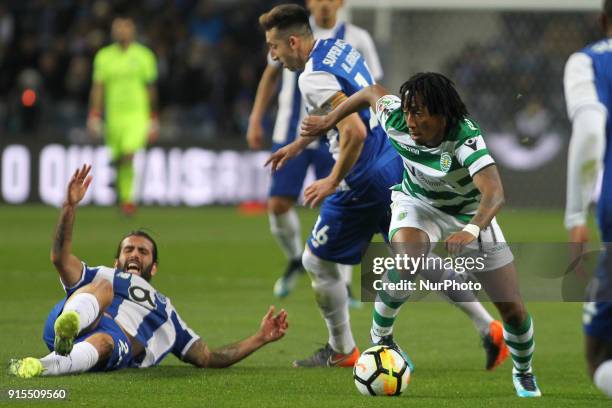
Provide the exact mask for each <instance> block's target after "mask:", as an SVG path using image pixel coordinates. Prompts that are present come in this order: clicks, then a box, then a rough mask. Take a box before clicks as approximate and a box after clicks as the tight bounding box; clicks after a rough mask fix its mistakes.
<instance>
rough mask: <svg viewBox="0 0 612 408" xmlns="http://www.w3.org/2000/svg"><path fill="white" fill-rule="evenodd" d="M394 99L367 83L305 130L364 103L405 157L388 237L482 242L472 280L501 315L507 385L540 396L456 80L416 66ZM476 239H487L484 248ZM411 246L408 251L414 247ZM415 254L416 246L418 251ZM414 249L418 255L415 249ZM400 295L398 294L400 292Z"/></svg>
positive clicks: (479, 144)
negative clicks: (479, 267) (482, 257)
mask: <svg viewBox="0 0 612 408" xmlns="http://www.w3.org/2000/svg"><path fill="white" fill-rule="evenodd" d="M400 96H401V97H397V96H395V95H390V92H389V91H387V90H386V89H385V88H384V87H382V86H380V85H372V86H369V87H367V88H364V89H363V90H361V91H360V92H358V93H355V94H354V95H352V96H351V97H350V98H348V99H347V100H346V101H345V102H344V103H343V104H341V105H339V106H338V107H337V108H336V109H335V110H334V111H332V112H331V113H329V114H328V115H326V116H318V117H316V116H309V117H308V118H306V119H305V120H304V122H303V124H302V136H306V137H313V136H318V135H320V134H323V133H324V132H325V131H326V130H328V129H330V128H332V127H333V126H334V125H335V124H336V123H337V122H338V121H339V120H341V119H342V118H344V117H345V116H347V115H349V114H351V113H353V112H356V111H359V110H360V109H364V108H366V107H371V108H372V109H373V110H375V112H376V116H377V118H378V120H379V121H380V123H381V125H382V126H383V128H384V129H385V132H386V133H387V136H388V137H389V139H390V141H391V143H392V145H393V146H394V147H395V149H396V150H397V152H398V153H399V154H400V155H401V157H402V159H403V162H404V170H405V171H404V177H403V181H402V183H401V184H400V185H397V186H395V187H394V188H393V189H394V192H393V194H392V200H393V204H392V206H391V208H392V221H391V226H390V229H389V238H390V239H391V241H392V242H394V243H395V242H396V243H403V244H413V245H408V249H406V251H407V252H408V253H410V252H411V251H415V250H416V251H418V249H416V248H414V247H417V246H420V247H423V246H425V248H426V250H428V251H429V250H430V248H431V244H432V243H435V242H438V241H441V240H445V245H446V248H447V249H448V251H449V253H450V254H452V255H457V254H459V253H461V252H462V251H463V250H464V249H467V250H474V249H475V250H478V248H479V247H482V248H485V249H484V252H485V254H486V256H487V258H486V259H487V261H486V268H485V271H492V272H494V273H491V274H488V273H481V274H479V276H478V278H479V280H480V281H481V283H482V285H483V287H484V288H485V290H486V291H487V292H488V293H489V294H491V295H492V296H491V297H492V299H493V302H494V304H495V306H496V307H497V309H498V310H499V312H500V314H501V316H502V320H503V321H504V329H503V336H504V338H505V340H506V343H507V344H508V347H509V349H510V352H511V355H512V360H513V363H514V368H513V383H514V386H515V389H516V392H517V395H518V396H520V397H539V396H540V395H541V392H540V389H539V388H538V386H537V383H536V380H535V377H534V375H533V374H532V370H531V360H532V355H533V351H534V346H535V343H534V340H533V323H532V319H531V316H530V315H529V314H528V313H527V311H526V309H525V306H524V304H523V301H522V299H521V296H520V293H519V290H518V282H517V278H516V270H515V268H514V263H513V256H512V253H511V252H510V250H509V248H508V247H507V245H505V244H503V243H504V237H503V234H502V232H501V229H500V228H499V225H498V224H497V222H496V220H495V215H496V214H497V212H498V211H499V209H500V208H501V206H502V205H503V203H504V195H503V187H502V184H501V180H500V178H499V174H498V172H497V168H496V166H495V162H494V160H493V158H492V157H491V156H490V155H489V152H488V150H487V148H486V145H485V142H484V139H483V137H482V134H481V131H480V128H479V127H478V125H477V124H476V123H475V122H474V121H473V120H471V119H468V118H467V115H468V112H467V108H466V107H465V105H464V103H463V101H462V100H461V97H460V96H459V94H458V93H457V91H456V90H455V87H454V85H453V83H452V82H451V81H450V80H449V79H448V78H446V77H445V76H443V75H441V74H438V73H419V74H416V75H414V76H413V77H411V78H410V79H409V80H408V81H407V82H405V83H404V84H403V85H402V87H401V88H400ZM483 244H487V245H484V246H483ZM411 247H412V248H411ZM418 252H420V251H418ZM418 252H415V255H417V256H418ZM388 298H389V296H388V295H387V294H385V293H382V292H379V298H378V300H377V302H376V303H375V310H374V318H373V322H372V331H371V335H372V340H373V341H374V342H375V343H378V342H380V340H381V339H385V338H387V340H388V341H387V343H391V344H394V343H393V340H392V328H393V323H394V321H395V318H396V316H397V314H398V312H399V308H400V307H401V304H402V303H403V302H402V301H401V300H399V301H398V300H397V299H394V300H393V301H390V300H388ZM404 300H405V299H404Z"/></svg>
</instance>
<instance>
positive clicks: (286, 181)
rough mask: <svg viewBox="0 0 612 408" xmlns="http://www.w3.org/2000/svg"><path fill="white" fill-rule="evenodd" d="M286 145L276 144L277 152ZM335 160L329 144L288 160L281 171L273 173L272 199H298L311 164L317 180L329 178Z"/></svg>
mask: <svg viewBox="0 0 612 408" xmlns="http://www.w3.org/2000/svg"><path fill="white" fill-rule="evenodd" d="M283 146H285V145H284V144H276V143H275V144H274V145H273V146H272V151H273V152H275V151H277V150H278V149H280V148H281V147H283ZM334 163H335V162H334V158H333V157H332V155H331V153H330V152H329V148H328V146H327V144H325V143H320V144H319V147H317V148H316V149H305V150H304V151H303V152H302V153H300V154H299V155H298V156H296V157H294V158H293V159H291V160H288V161H287V162H286V163H285V164H284V165H283V167H282V168H281V169H280V170H277V171H275V172H274V173H272V184H271V185H270V194H269V195H270V197H279V196H280V197H293V198H295V199H297V198H298V197H299V195H300V192H301V191H302V186H303V184H304V179H305V178H306V170H307V169H308V166H310V165H311V164H312V165H313V166H314V170H315V175H316V177H317V179H320V178H323V177H327V176H328V175H329V173H330V171H331V169H332V167H334Z"/></svg>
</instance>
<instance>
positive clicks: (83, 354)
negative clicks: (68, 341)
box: [40, 341, 99, 375]
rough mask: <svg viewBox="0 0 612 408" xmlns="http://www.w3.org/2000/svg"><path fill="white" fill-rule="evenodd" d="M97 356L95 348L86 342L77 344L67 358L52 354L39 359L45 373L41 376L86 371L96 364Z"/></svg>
mask: <svg viewBox="0 0 612 408" xmlns="http://www.w3.org/2000/svg"><path fill="white" fill-rule="evenodd" d="M98 358H99V354H98V350H96V348H95V347H94V346H93V345H92V344H90V343H88V342H86V341H82V342H80V343H77V344H75V345H74V347H73V348H72V351H71V352H70V354H69V355H67V356H60V355H58V354H55V352H52V353H50V354H48V355H46V356H45V357H43V358H41V359H40V362H41V363H42V365H43V367H45V371H43V375H62V374H72V373H82V372H85V371H88V370H89V369H91V368H92V367H93V366H95V365H96V363H97V362H98Z"/></svg>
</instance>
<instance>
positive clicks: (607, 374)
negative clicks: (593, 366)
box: [593, 360, 612, 398]
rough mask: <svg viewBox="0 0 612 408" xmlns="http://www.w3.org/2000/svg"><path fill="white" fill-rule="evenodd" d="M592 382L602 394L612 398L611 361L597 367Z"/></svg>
mask: <svg viewBox="0 0 612 408" xmlns="http://www.w3.org/2000/svg"><path fill="white" fill-rule="evenodd" d="M593 382H594V383H595V385H596V386H597V388H599V389H600V390H601V391H602V392H603V393H604V394H606V395H607V396H608V397H611V398H612V360H607V361H604V362H603V363H601V364H600V365H599V367H597V370H595V374H594V375H593Z"/></svg>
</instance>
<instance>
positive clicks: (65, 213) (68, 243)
mask: <svg viewBox="0 0 612 408" xmlns="http://www.w3.org/2000/svg"><path fill="white" fill-rule="evenodd" d="M90 171H91V166H89V165H83V167H82V168H80V169H77V170H76V171H75V172H74V174H73V175H72V177H71V178H70V182H69V183H68V191H67V194H66V200H65V201H64V203H63V205H62V211H61V213H60V218H59V222H58V224H57V227H56V228H55V237H54V238H53V246H52V248H51V262H52V263H53V265H54V266H55V269H56V270H57V272H58V273H59V275H60V278H61V280H62V282H63V283H64V285H66V286H67V287H72V286H74V285H75V284H76V283H77V282H78V281H79V279H80V278H81V273H82V270H83V265H82V264H81V261H80V260H79V258H77V257H76V256H74V255H73V254H72V227H73V225H74V217H75V213H76V206H77V205H78V203H79V202H80V201H81V200H82V199H83V197H84V196H85V193H86V192H87V189H88V188H89V185H90V183H91V180H92V176H90V175H89V172H90Z"/></svg>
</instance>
